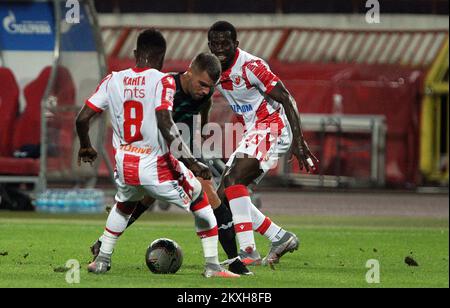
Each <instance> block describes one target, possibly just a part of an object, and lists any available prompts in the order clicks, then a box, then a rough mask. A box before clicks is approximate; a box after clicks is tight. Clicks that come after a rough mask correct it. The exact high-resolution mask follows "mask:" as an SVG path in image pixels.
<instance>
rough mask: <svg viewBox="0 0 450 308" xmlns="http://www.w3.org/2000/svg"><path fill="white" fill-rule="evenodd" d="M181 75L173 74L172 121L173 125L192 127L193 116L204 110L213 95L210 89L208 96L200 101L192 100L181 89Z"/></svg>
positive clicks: (212, 90)
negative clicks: (174, 89)
mask: <svg viewBox="0 0 450 308" xmlns="http://www.w3.org/2000/svg"><path fill="white" fill-rule="evenodd" d="M182 74H183V73H176V74H173V75H172V76H173V78H174V79H175V83H176V92H175V96H174V100H173V114H172V116H173V121H174V122H175V123H186V124H187V125H188V126H189V127H192V121H193V118H194V115H197V114H199V113H200V112H201V111H202V110H203V109H204V108H206V107H207V106H208V101H209V99H210V98H211V96H212V95H213V93H214V89H211V91H210V92H209V94H208V95H207V96H205V97H204V98H203V99H201V100H194V99H193V98H192V97H191V96H190V95H189V94H186V93H184V92H183V89H182V88H181V80H180V76H181V75H182Z"/></svg>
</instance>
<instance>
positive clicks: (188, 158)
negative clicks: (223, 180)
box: [156, 110, 212, 180]
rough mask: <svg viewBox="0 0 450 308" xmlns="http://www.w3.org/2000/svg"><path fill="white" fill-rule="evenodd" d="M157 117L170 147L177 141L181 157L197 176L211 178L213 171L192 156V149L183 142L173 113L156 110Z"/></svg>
mask: <svg viewBox="0 0 450 308" xmlns="http://www.w3.org/2000/svg"><path fill="white" fill-rule="evenodd" d="M156 118H157V120H158V129H159V130H160V131H161V134H162V135H163V137H164V139H165V140H166V142H167V145H168V146H169V148H172V144H173V143H174V142H175V144H176V145H177V151H178V153H180V157H179V159H180V160H181V161H182V162H183V163H184V164H185V165H186V167H188V168H189V169H191V171H192V172H193V173H194V175H195V176H198V177H201V178H203V179H205V180H209V179H211V176H212V175H211V171H210V170H209V168H208V167H207V166H206V165H204V164H202V163H200V162H199V161H197V159H195V157H193V156H192V153H191V151H190V150H189V148H188V147H187V146H186V144H185V143H184V142H183V139H182V138H181V136H180V132H179V130H178V128H177V126H176V125H175V123H174V122H173V119H172V113H171V112H170V111H168V110H160V111H157V112H156Z"/></svg>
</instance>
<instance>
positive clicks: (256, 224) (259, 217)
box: [251, 204, 286, 242]
mask: <svg viewBox="0 0 450 308" xmlns="http://www.w3.org/2000/svg"><path fill="white" fill-rule="evenodd" d="M251 211H252V222H253V230H255V231H257V232H259V233H260V234H261V235H264V236H265V237H267V239H268V240H269V241H271V242H276V241H279V240H280V239H281V237H283V235H284V234H285V233H286V231H284V230H283V229H282V228H281V227H279V226H278V225H277V224H275V223H274V222H272V221H271V220H270V218H269V217H266V216H265V215H264V214H263V213H261V211H260V210H258V209H257V208H256V206H254V205H253V204H252V207H251ZM280 236H281V237H280Z"/></svg>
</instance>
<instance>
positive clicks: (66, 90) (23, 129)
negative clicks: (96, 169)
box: [0, 67, 75, 175]
mask: <svg viewBox="0 0 450 308" xmlns="http://www.w3.org/2000/svg"><path fill="white" fill-rule="evenodd" d="M50 74H51V67H46V68H44V69H43V70H42V71H41V72H40V74H39V76H38V77H37V78H36V79H35V80H33V81H32V82H30V83H29V84H28V85H27V86H26V87H25V89H24V96H25V99H26V107H25V110H24V112H23V113H22V114H21V115H20V116H19V117H18V118H17V120H16V121H15V123H13V125H14V129H11V132H12V133H11V135H12V136H11V141H10V142H9V144H11V145H12V146H11V147H10V149H9V152H6V151H5V154H7V155H2V156H3V157H0V174H11V175H37V174H38V173H39V160H38V159H31V158H13V157H11V156H12V152H13V151H15V150H20V149H21V148H22V147H23V146H26V145H32V146H36V147H38V146H39V144H40V140H41V134H40V128H41V100H42V98H43V96H44V93H45V89H46V87H47V84H48V82H49V78H50ZM0 76H1V75H0ZM2 86H3V82H2V83H1V85H0V90H1V89H2ZM53 88H54V89H55V90H53V91H52V92H51V96H53V97H54V98H55V99H54V101H55V102H56V106H54V107H67V106H71V105H74V104H75V85H74V83H73V80H72V77H71V75H70V72H69V71H68V70H67V69H66V68H64V67H59V68H58V71H57V77H56V80H55V85H54V87H53ZM1 92H3V91H1ZM17 95H18V94H17ZM55 110H56V112H57V113H52V112H50V113H49V114H48V116H47V129H48V136H49V138H48V141H49V148H48V152H47V153H48V155H49V159H48V170H50V171H51V170H60V169H61V168H64V167H65V168H68V167H70V166H71V162H72V148H73V144H72V143H73V125H74V118H75V115H74V112H73V111H72V110H70V109H67V110H62V111H60V110H58V108H56V109H55ZM2 112H3V107H2ZM2 124H3V123H2ZM2 144H3V142H2ZM2 154H3V153H2ZM52 156H53V157H52ZM67 166H68V167H67Z"/></svg>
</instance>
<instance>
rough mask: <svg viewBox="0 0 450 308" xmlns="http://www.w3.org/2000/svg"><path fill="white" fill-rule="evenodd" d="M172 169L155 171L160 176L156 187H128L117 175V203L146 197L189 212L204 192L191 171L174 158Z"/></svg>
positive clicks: (116, 174)
mask: <svg viewBox="0 0 450 308" xmlns="http://www.w3.org/2000/svg"><path fill="white" fill-rule="evenodd" d="M171 161H172V162H173V164H172V167H170V169H169V168H165V169H161V168H158V170H155V173H157V174H158V175H159V180H158V183H155V184H154V185H127V184H125V183H124V182H122V181H121V180H120V176H119V174H118V173H117V172H116V173H115V181H116V185H117V193H116V197H115V199H116V201H117V202H128V201H140V200H142V199H143V198H144V196H145V195H148V196H150V197H152V198H154V199H156V200H160V201H165V202H168V203H170V204H175V205H177V206H178V207H180V208H182V209H184V210H186V211H189V207H190V205H191V202H192V201H194V200H196V199H197V198H198V196H199V195H200V193H201V191H202V186H201V184H200V182H199V181H198V180H197V178H196V177H195V176H194V174H193V173H192V171H191V170H189V169H188V168H186V166H185V165H184V164H183V163H182V162H180V161H178V160H176V159H175V158H173V157H172V160H171Z"/></svg>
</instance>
